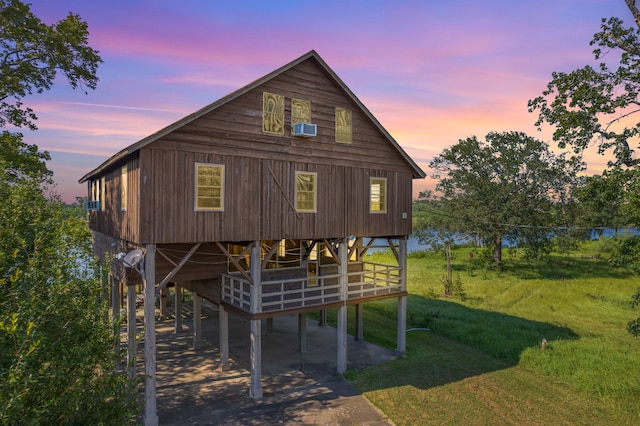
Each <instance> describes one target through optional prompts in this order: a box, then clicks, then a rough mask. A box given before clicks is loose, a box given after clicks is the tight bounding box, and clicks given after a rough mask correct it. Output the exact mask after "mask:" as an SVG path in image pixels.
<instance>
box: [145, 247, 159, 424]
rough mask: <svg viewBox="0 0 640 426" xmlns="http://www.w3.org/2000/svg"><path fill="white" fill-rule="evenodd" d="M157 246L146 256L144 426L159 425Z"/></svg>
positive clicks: (150, 249)
mask: <svg viewBox="0 0 640 426" xmlns="http://www.w3.org/2000/svg"><path fill="white" fill-rule="evenodd" d="M155 281H156V245H155V244H147V247H146V253H145V256H144V370H145V380H144V416H143V417H144V424H145V426H157V425H158V413H157V410H156V307H155V305H156V303H155V302H156V286H155Z"/></svg>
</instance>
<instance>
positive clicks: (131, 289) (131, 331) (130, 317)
mask: <svg viewBox="0 0 640 426" xmlns="http://www.w3.org/2000/svg"><path fill="white" fill-rule="evenodd" d="M127 338H128V345H127V367H128V369H129V379H130V380H133V379H135V377H136V374H137V373H136V354H137V353H138V350H137V349H138V348H137V346H138V345H137V342H136V286H134V285H129V286H127Z"/></svg>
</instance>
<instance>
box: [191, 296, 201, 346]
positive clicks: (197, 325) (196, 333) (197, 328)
mask: <svg viewBox="0 0 640 426" xmlns="http://www.w3.org/2000/svg"><path fill="white" fill-rule="evenodd" d="M201 348H202V296H200V295H199V294H198V293H193V349H195V350H198V349H201Z"/></svg>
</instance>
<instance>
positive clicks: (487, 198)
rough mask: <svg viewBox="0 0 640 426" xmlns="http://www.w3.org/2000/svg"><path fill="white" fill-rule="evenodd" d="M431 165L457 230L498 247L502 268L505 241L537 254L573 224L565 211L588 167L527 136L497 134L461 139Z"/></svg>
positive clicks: (497, 258)
mask: <svg viewBox="0 0 640 426" xmlns="http://www.w3.org/2000/svg"><path fill="white" fill-rule="evenodd" d="M430 167H431V168H432V169H433V170H435V171H436V173H434V174H433V177H434V178H435V179H438V180H439V182H438V183H437V185H436V190H437V191H439V192H440V193H441V194H442V195H441V203H442V205H443V206H444V209H445V210H446V212H449V213H448V214H450V215H451V216H450V219H452V220H454V222H453V224H455V230H456V231H457V232H460V233H469V234H477V235H479V236H480V237H481V238H482V239H483V240H484V241H485V242H488V243H489V244H492V245H493V262H494V264H495V265H499V264H500V263H501V261H502V239H503V237H505V236H506V237H509V238H510V239H512V240H513V241H518V242H519V244H521V245H523V246H525V247H526V248H527V249H528V250H529V252H530V254H532V255H533V256H537V255H539V254H541V252H542V249H543V248H544V247H545V246H548V243H549V240H550V232H551V230H552V227H555V226H561V225H567V223H565V221H564V219H565V217H566V216H565V215H564V214H563V213H564V210H563V209H566V208H567V206H568V202H569V200H570V199H571V189H572V187H573V186H574V185H575V182H576V179H577V178H576V175H577V173H578V171H580V170H582V168H583V164H582V163H581V162H580V161H578V160H577V159H576V158H574V157H571V158H569V159H567V158H566V156H565V155H564V154H561V155H556V154H553V153H552V152H551V151H550V150H549V147H548V145H547V144H545V143H544V142H541V141H539V140H536V139H534V138H532V137H529V136H527V135H526V134H524V133H521V132H506V133H496V132H492V133H489V134H488V135H487V136H486V141H485V142H481V141H479V140H478V139H477V138H476V137H475V136H474V137H470V138H467V139H465V140H460V141H459V142H458V143H457V144H456V145H454V146H452V147H450V148H448V149H445V150H444V151H443V152H442V153H441V154H440V155H438V156H437V157H435V158H434V159H433V160H432V161H431V163H430ZM450 226H451V225H450Z"/></svg>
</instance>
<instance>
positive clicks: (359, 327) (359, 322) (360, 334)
mask: <svg viewBox="0 0 640 426" xmlns="http://www.w3.org/2000/svg"><path fill="white" fill-rule="evenodd" d="M363 307H364V305H363V304H362V303H358V304H357V305H356V336H355V338H356V340H364V329H363V326H364V322H363V319H362V311H363Z"/></svg>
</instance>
